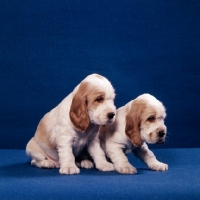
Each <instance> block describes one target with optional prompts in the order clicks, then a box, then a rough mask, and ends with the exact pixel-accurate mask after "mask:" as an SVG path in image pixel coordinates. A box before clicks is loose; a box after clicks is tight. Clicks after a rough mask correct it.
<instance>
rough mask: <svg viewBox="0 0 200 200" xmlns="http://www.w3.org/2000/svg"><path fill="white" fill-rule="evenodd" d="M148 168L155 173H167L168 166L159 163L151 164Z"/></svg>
mask: <svg viewBox="0 0 200 200" xmlns="http://www.w3.org/2000/svg"><path fill="white" fill-rule="evenodd" d="M148 167H149V168H150V169H152V170H156V171H167V170H168V165H167V164H165V163H162V162H159V161H156V162H153V163H151V164H149V165H148Z"/></svg>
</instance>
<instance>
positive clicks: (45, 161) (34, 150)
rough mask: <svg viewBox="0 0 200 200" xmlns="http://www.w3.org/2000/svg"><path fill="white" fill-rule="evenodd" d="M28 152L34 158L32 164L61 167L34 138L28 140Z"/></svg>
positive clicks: (44, 166) (42, 166)
mask: <svg viewBox="0 0 200 200" xmlns="http://www.w3.org/2000/svg"><path fill="white" fill-rule="evenodd" d="M26 154H27V155H28V156H30V157H31V158H32V161H31V165H35V166H36V167H39V168H59V164H58V163H57V162H56V161H54V160H52V159H51V158H49V157H48V156H47V155H46V154H45V152H44V151H43V149H42V148H41V147H40V146H39V145H38V144H37V143H36V142H35V140H34V138H32V139H31V140H30V141H29V142H28V144H27V146H26Z"/></svg>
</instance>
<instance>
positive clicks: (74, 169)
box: [59, 166, 80, 174]
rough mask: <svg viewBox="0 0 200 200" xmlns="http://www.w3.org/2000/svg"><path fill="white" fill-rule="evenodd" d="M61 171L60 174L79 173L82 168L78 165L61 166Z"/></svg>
mask: <svg viewBox="0 0 200 200" xmlns="http://www.w3.org/2000/svg"><path fill="white" fill-rule="evenodd" d="M59 172H60V174H79V173H80V169H79V168H78V167H76V166H69V167H61V168H60V170H59Z"/></svg>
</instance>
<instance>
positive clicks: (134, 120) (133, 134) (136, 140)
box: [125, 100, 142, 147]
mask: <svg viewBox="0 0 200 200" xmlns="http://www.w3.org/2000/svg"><path fill="white" fill-rule="evenodd" d="M141 112H142V110H141V105H140V103H139V102H138V101H137V100H134V101H133V102H132V106H131V109H130V111H129V112H128V114H127V116H126V127H125V133H126V136H127V137H128V138H129V139H130V141H131V142H132V144H133V145H134V146H136V147H140V146H142V139H141V136H140V123H141V118H140V116H141Z"/></svg>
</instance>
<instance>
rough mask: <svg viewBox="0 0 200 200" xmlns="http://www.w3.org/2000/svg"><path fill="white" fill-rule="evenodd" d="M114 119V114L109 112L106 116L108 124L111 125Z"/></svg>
mask: <svg viewBox="0 0 200 200" xmlns="http://www.w3.org/2000/svg"><path fill="white" fill-rule="evenodd" d="M114 117H115V113H114V112H110V113H108V114H107V118H108V123H112V122H113V120H114Z"/></svg>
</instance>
